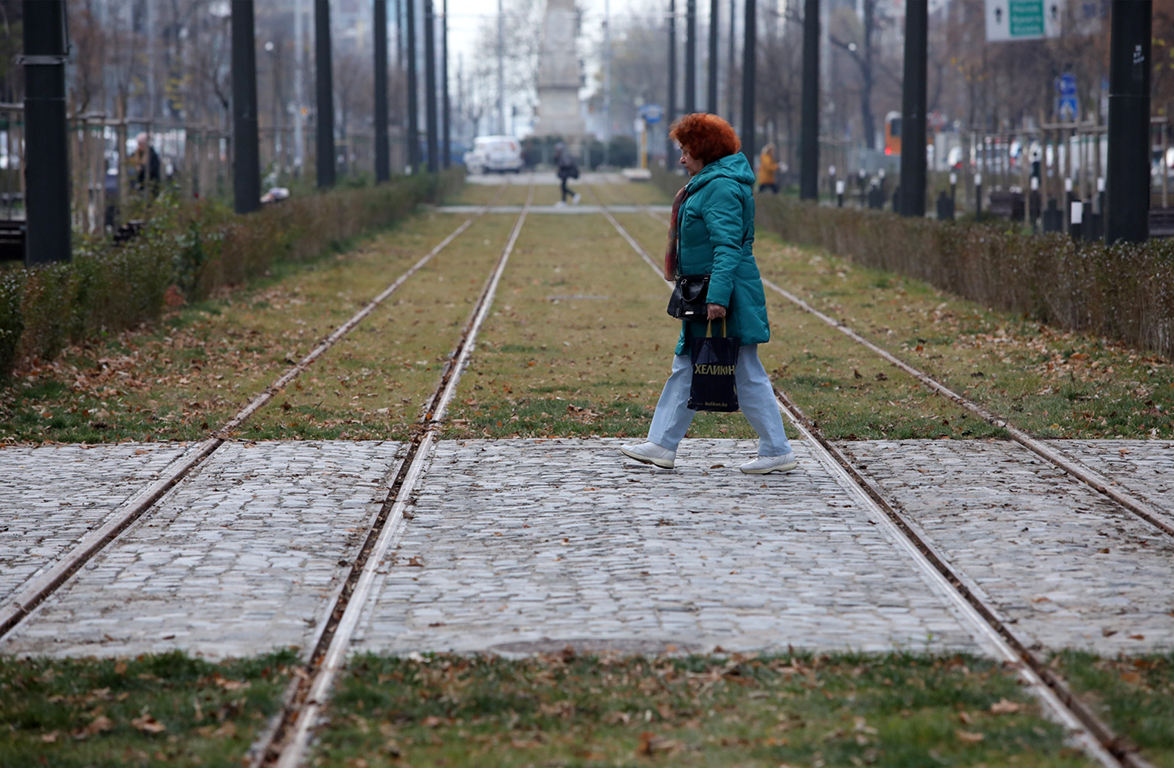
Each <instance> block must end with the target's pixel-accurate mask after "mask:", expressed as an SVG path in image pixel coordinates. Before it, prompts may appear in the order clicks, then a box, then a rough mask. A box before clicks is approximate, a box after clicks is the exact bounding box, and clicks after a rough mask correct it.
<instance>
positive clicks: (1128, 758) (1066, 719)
mask: <svg viewBox="0 0 1174 768" xmlns="http://www.w3.org/2000/svg"><path fill="white" fill-rule="evenodd" d="M596 199H597V200H598V197H596ZM603 208H604V215H605V216H606V218H607V219H608V221H609V222H610V223H611V224H612V226H613V227H614V228H615V229H616V231H617V232H619V234H620V235H621V236H622V237H623V238H624V239H625V240H627V241H628V244H629V245H631V246H632V249H633V250H634V251H636V253H637V254H638V255H639V256H640V257H641V258H642V259H643V260H644V262H645V263H646V264H648V266H649V268H651V269H652V271H653V272H654V273H656V275H657V276H658V277H661V278H663V274H662V269H663V268H662V267H661V266H659V265H657V264H656V262H655V261H654V260H653V259H652V258H651V257H650V256H649V255H648V253H647V251H645V250H644V248H643V247H642V246H641V245H640V244H639V242H638V241H637V240H636V239H635V238H634V237H632V235H631V234H630V233H629V232H628V231H627V230H626V229H625V228H624V227H623V225H621V224H620V223H619V221H618V220H616V218H615V217H614V216H612V215H611V213H610V211H608V210H607V207H606V206H604V207H603ZM649 215H652V216H653V218H655V219H657V220H658V221H661V219H660V217H658V216H655V215H654V214H652V213H651V212H650V211H649ZM765 282H766V281H764V283H765ZM775 287H776V288H777V286H775ZM780 290H781V289H780ZM796 298H797V297H796ZM805 308H807V307H806V306H805ZM808 311H814V310H812V309H809V310H808ZM823 317H826V316H823ZM829 320H830V318H829ZM831 322H833V323H834V321H831ZM871 348H872V346H870V349H871ZM877 349H879V348H877ZM874 351H875V350H874ZM882 351H883V350H882ZM886 359H888V357H887V356H886ZM902 370H905V368H904V366H902ZM914 370H915V369H914ZM922 376H924V374H922ZM925 379H928V380H929V381H932V379H930V378H929V377H928V376H925ZM919 380H920V379H919ZM922 383H923V384H924V383H926V382H925V381H922ZM939 386H940V385H939ZM942 389H943V390H946V388H945V387H944V386H943V387H942ZM935 391H938V392H939V394H942V392H940V391H939V390H937V389H936V388H935ZM946 391H949V390H946ZM775 397H776V399H777V401H778V404H779V409H780V411H782V413H783V414H784V415H785V416H786V417H787V419H788V420H789V421H790V422H791V423H792V425H793V426H794V427H795V429H797V430H798V431H799V432H800V434H801V435H802V436H803V437H804V439H805V441H806V443H807V445H809V446H810V449H811V451H812V454H813V456H814V457H815V459H816V461H818V462H819V463H820V464H821V465H822V466H823V467H824V468H825V469H826V470H827V471H829V472H830V473H831V474H832V475H833V476H834V477H836V478H837V480H838V481H839V484H840V485H841V487H843V488H844V489H845V490H846V491H848V492H849V493H850V494H852V495H853V496H854V497H855V498H856V500H857V502H858V503H859V504H860V505H861V507H862V509H863V510H864V511H865V513H866V514H867V515H868V516H869V518H870V519H871V520H873V521H874V522H876V523H877V524H878V525H880V526H883V527H884V528H885V529H886V531H887V533H888V534H889V538H890V540H892V541H893V542H894V543H895V544H896V546H897V548H898V549H899V550H900V551H901V552H902V553H903V554H905V555H906V556H907V557H908V558H909V559H910V560H911V561H912V563H913V565H914V566H915V567H916V568H917V570H918V571H919V572H921V573H922V574H923V575H924V576H926V578H927V579H928V580H929V581H930V582H931V583H932V584H934V585H935V587H936V588H937V591H938V592H939V594H941V595H942V596H943V597H944V598H945V599H947V600H949V602H950V603H951V607H952V608H953V609H954V611H955V613H956V614H957V615H958V616H959V617H960V618H961V619H962V620H963V621H964V622H965V623H966V624H968V625H969V626H970V628H971V630H972V632H973V634H974V637H975V639H976V641H977V642H978V643H979V645H980V646H982V647H984V648H985V649H986V650H987V652H989V653H991V654H992V655H993V656H994V657H995V658H997V659H999V660H1000V661H1002V662H1004V663H1006V664H1008V665H1013V666H1014V667H1015V668H1016V670H1017V673H1018V675H1019V677H1020V680H1021V681H1022V682H1023V684H1024V686H1025V687H1027V688H1028V690H1030V691H1031V692H1032V694H1033V695H1035V696H1036V698H1037V699H1038V700H1039V702H1040V704H1041V706H1042V707H1043V708H1044V709H1045V711H1046V712H1048V713H1049V714H1050V715H1051V717H1052V718H1053V719H1054V720H1055V721H1056V722H1057V723H1059V724H1060V725H1062V726H1063V727H1065V728H1066V729H1067V730H1068V733H1069V736H1070V738H1071V739H1072V741H1073V742H1074V743H1076V744H1077V745H1079V746H1080V748H1081V749H1082V750H1083V751H1084V753H1085V754H1086V755H1088V756H1089V758H1091V759H1092V760H1095V761H1096V762H1097V763H1098V764H1099V765H1102V766H1105V768H1152V766H1151V765H1150V763H1148V762H1147V761H1146V760H1145V759H1144V758H1143V757H1142V756H1141V755H1140V754H1139V753H1138V752H1137V749H1136V747H1134V746H1132V745H1131V744H1130V743H1129V742H1128V741H1127V740H1125V739H1123V738H1121V737H1120V736H1119V735H1117V734H1116V733H1114V732H1113V730H1112V728H1110V727H1109V726H1108V725H1107V724H1106V723H1105V722H1104V721H1103V720H1101V719H1100V717H1098V716H1097V714H1096V713H1095V712H1094V711H1093V709H1092V708H1091V707H1090V706H1088V705H1087V704H1086V703H1085V702H1084V701H1083V700H1081V699H1080V698H1079V697H1078V696H1077V695H1076V694H1074V693H1073V692H1072V690H1071V688H1070V687H1069V686H1068V684H1067V682H1066V681H1065V680H1064V679H1063V678H1062V677H1061V676H1060V675H1058V674H1057V673H1056V672H1055V670H1053V669H1051V667H1049V666H1048V660H1047V659H1046V658H1045V657H1044V656H1043V655H1042V654H1041V653H1039V652H1037V651H1036V650H1034V649H1033V648H1032V642H1031V641H1030V640H1028V639H1026V638H1024V637H1021V636H1020V633H1018V632H1016V631H1015V630H1014V629H1012V627H1011V626H1010V622H1008V621H1007V620H1006V619H1005V618H1004V617H1003V616H1002V615H1001V614H1000V612H999V611H998V610H997V609H996V608H995V607H994V606H992V605H990V604H989V603H988V602H987V601H986V600H984V599H983V598H982V597H980V596H979V595H977V594H976V593H975V592H974V590H971V589H970V588H969V587H968V586H967V581H966V579H965V578H964V575H963V574H962V573H961V572H960V571H959V570H958V569H957V568H955V567H954V566H953V565H952V564H951V563H950V562H949V560H948V559H947V558H946V556H945V555H944V554H943V553H941V552H939V551H938V549H937V548H936V547H935V546H934V545H933V544H932V543H931V542H929V541H928V540H926V538H925V537H924V536H922V535H921V534H920V533H919V531H918V529H917V527H916V526H915V525H914V524H912V523H911V522H910V521H909V520H908V519H907V518H906V517H905V515H903V514H902V513H901V512H899V511H898V510H897V509H896V508H895V507H894V506H893V505H892V504H890V503H889V502H888V501H887V500H886V499H885V497H884V496H883V495H882V494H881V492H880V490H879V489H878V488H877V487H876V486H875V485H874V484H873V483H871V482H870V481H869V480H868V479H867V478H865V477H864V476H863V475H862V474H861V473H860V472H859V471H858V470H857V469H856V468H855V467H854V466H853V465H852V462H851V461H850V460H849V458H848V457H847V456H846V455H845V454H844V453H843V452H842V451H841V450H840V449H839V448H837V447H836V445H835V444H834V443H832V442H831V441H830V440H828V439H827V438H826V437H825V436H824V435H823V433H822V432H821V431H820V430H819V429H818V426H817V425H816V424H815V423H814V422H813V421H812V420H810V419H809V418H808V417H807V416H806V414H804V413H803V411H802V410H801V409H800V408H799V407H798V406H797V405H795V403H794V402H793V401H792V400H791V399H790V398H789V397H788V396H787V395H786V394H785V393H784V392H782V391H781V390H779V389H778V388H775ZM960 399H961V398H960ZM976 407H979V406H976ZM1028 439H1031V438H1028ZM1041 455H1043V454H1041ZM1043 456H1044V458H1045V459H1048V460H1049V461H1051V458H1050V457H1049V456H1047V455H1043ZM1053 463H1055V462H1053ZM1069 463H1070V462H1069ZM1057 466H1060V467H1061V468H1062V469H1065V471H1068V470H1067V469H1066V468H1065V467H1063V466H1062V465H1060V464H1057ZM1080 479H1082V480H1084V478H1080ZM1085 482H1088V481H1087V480H1085ZM1090 485H1091V483H1090ZM1092 487H1093V488H1095V489H1096V490H1101V489H1100V488H1097V487H1096V486H1095V485H1094V486H1092ZM1102 492H1103V491H1102ZM1106 495H1108V494H1106ZM1110 498H1114V497H1113V496H1110ZM1114 501H1116V499H1115V498H1114ZM1123 506H1124V505H1123ZM1131 511H1133V510H1132V509H1131ZM1143 519H1144V518H1143ZM1159 527H1160V526H1159ZM1163 530H1164V529H1163ZM1167 533H1169V531H1167Z"/></svg>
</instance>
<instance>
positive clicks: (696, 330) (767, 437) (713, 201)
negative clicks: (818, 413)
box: [620, 114, 798, 475]
mask: <svg viewBox="0 0 1174 768" xmlns="http://www.w3.org/2000/svg"><path fill="white" fill-rule="evenodd" d="M669 135H670V136H671V137H672V138H673V139H675V140H676V141H677V143H678V144H680V146H681V164H682V165H684V166H685V170H687V171H688V172H689V175H690V176H692V179H690V181H689V183H688V184H686V185H685V187H684V188H683V189H682V190H681V191H680V192H678V193H677V196H676V199H675V200H673V217H672V223H671V224H670V225H669V247H668V250H667V252H666V253H665V275H664V276H665V279H666V280H674V279H675V278H676V276H677V275H700V274H707V275H709V292H708V294H707V297H706V302H707V307H706V309H707V314H708V319H709V320H721V319H723V318H725V319H726V323H727V324H728V326H729V334H730V335H731V336H738V337H740V338H741V340H742V346H741V347H740V348H739V350H738V364H737V367H736V369H735V380H736V383H737V387H738V402H739V404H740V406H741V410H742V413H743V414H745V416H746V420H747V421H749V422H750V426H752V427H754V431H755V432H757V433H758V458H756V459H754V460H753V461H750V462H748V463H746V464H743V465H742V466H741V470H742V471H743V472H744V473H746V474H748V475H765V474H769V473H771V472H790V471H791V470H793V469H795V467H796V466H798V464H797V462H796V461H795V454H794V453H793V452H792V451H791V444H790V443H789V442H788V441H787V435H786V432H784V430H783V419H782V416H781V415H780V414H779V407H778V404H777V403H776V401H775V396H774V389H773V388H772V386H771V382H770V377H769V376H767V374H766V369H764V368H763V367H762V363H761V362H760V361H759V359H758V345H759V344H765V343H766V342H767V341H769V340H770V324H769V322H768V321H767V317H766V295H765V293H764V292H763V290H762V277H761V276H760V275H759V273H758V265H757V264H756V263H755V262H754V252H753V244H754V194H753V193H754V181H755V178H754V172H753V170H751V168H750V163H748V162H747V161H746V158H745V156H744V155H742V154H741V153H740V152H738V149H739V147H740V146H741V143H740V142H739V141H738V136H737V134H735V133H734V129H733V128H731V127H730V124H729V123H727V122H726V121H725V120H722V119H721V118H720V117H717V116H716V115H708V114H693V115H686V116H684V117H682V118H681V119H680V120H678V121H677V122H676V123H675V124H674V125H673V127H672V131H671V132H670V134H669ZM705 332H706V322H705V321H692V322H689V321H683V322H682V324H681V335H680V338H679V340H678V341H677V348H676V355H675V357H674V358H673V367H672V373H671V374H670V375H669V378H668V381H667V382H665V385H664V391H662V392H661V394H660V401H659V402H658V403H657V404H656V413H655V415H653V417H652V426H651V427H650V428H649V430H648V441H647V442H644V443H640V444H639V445H626V446H624V447H623V448H621V449H620V450H621V451H622V452H623V454H624V455H625V456H628V457H630V458H633V459H635V460H636V461H640V462H644V463H645V464H654V465H656V466H658V467H664V468H665V469H672V468H673V465H674V462H675V461H676V455H677V446H678V445H680V442H681V440H682V439H683V438H684V437H685V432H686V431H687V430H688V429H689V424H690V422H692V421H693V416H694V414H695V413H696V412H695V411H691V410H689V407H688V403H689V387H690V384H691V383H692V380H693V366H692V361H691V360H690V359H689V354H688V350H689V347H690V344H689V340H690V339H691V338H694V337H697V336H704V335H705Z"/></svg>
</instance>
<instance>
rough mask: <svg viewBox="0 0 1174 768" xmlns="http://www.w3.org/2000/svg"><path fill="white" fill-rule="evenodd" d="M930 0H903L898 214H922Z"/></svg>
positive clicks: (923, 207) (923, 206)
mask: <svg viewBox="0 0 1174 768" xmlns="http://www.w3.org/2000/svg"><path fill="white" fill-rule="evenodd" d="M928 29H929V0H907V1H906V3H905V85H904V93H903V98H902V102H903V104H902V109H901V112H902V114H901V199H900V201H899V202H900V204H901V214H902V215H904V216H925V118H926V114H925V108H926V57H927V48H926V46H927V43H928V41H927V35H928Z"/></svg>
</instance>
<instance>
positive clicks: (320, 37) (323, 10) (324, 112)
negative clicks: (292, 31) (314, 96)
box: [314, 0, 335, 189]
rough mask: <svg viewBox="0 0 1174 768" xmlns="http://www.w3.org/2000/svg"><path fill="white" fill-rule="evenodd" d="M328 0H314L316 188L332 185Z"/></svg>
mask: <svg viewBox="0 0 1174 768" xmlns="http://www.w3.org/2000/svg"><path fill="white" fill-rule="evenodd" d="M331 59H332V57H331V52H330V0H314V68H315V77H316V78H317V91H318V110H317V113H318V124H317V128H316V130H317V133H318V136H317V139H318V141H317V144H318V188H319V189H326V188H327V187H333V186H334V172H335V171H334V164H335V157H334V70H333V66H332V60H331Z"/></svg>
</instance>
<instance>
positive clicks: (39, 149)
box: [20, 0, 72, 311]
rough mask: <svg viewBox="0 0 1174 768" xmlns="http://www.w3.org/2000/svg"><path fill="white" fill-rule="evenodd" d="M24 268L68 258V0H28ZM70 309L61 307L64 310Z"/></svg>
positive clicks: (25, 59)
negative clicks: (66, 64) (66, 90)
mask: <svg viewBox="0 0 1174 768" xmlns="http://www.w3.org/2000/svg"><path fill="white" fill-rule="evenodd" d="M23 10H24V56H23V57H22V59H21V60H20V61H21V62H22V63H23V64H24V77H25V97H24V117H25V127H26V131H25V163H26V166H25V181H26V188H25V201H26V202H25V208H26V210H27V214H26V218H27V226H28V230H27V233H28V234H27V239H26V241H25V257H24V263H25V266H32V265H34V264H48V263H50V262H54V261H69V260H70V258H71V256H72V253H71V248H70V235H71V230H72V225H71V223H70V204H69V141H68V138H67V125H66V121H65V60H66V53H65V46H66V41H65V18H66V17H65V12H66V11H65V0H24V6H23ZM65 309H66V308H65V307H62V310H63V311H64V310H65Z"/></svg>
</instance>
